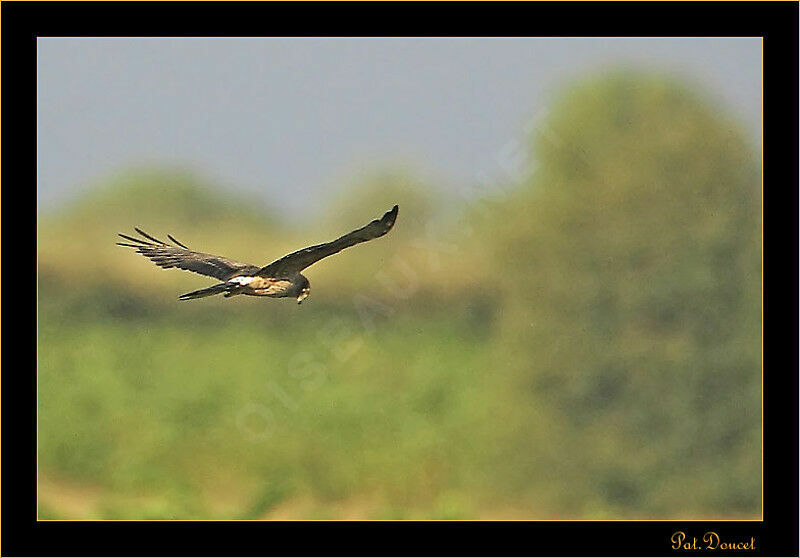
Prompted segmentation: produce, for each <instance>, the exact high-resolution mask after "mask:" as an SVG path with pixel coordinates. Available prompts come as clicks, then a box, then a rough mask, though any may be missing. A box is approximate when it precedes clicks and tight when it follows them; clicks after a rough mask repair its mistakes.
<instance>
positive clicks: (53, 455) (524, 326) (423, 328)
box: [38, 72, 761, 519]
mask: <svg viewBox="0 0 800 558" xmlns="http://www.w3.org/2000/svg"><path fill="white" fill-rule="evenodd" d="M529 152H530V158H529V160H530V162H529V165H530V169H529V171H530V172H528V173H526V174H525V176H526V178H525V179H524V180H519V181H516V182H514V183H508V184H503V185H498V186H502V187H498V188H495V189H492V190H491V192H487V193H485V195H477V196H475V195H473V196H472V197H469V198H468V199H466V198H465V199H448V198H442V197H441V196H438V195H434V194H433V192H434V191H435V190H433V189H431V188H430V187H428V185H426V184H423V183H421V182H420V181H419V180H417V179H415V178H414V176H413V173H411V172H408V171H385V172H376V174H374V175H372V176H368V177H363V178H362V179H361V180H358V181H355V182H354V184H351V185H344V186H343V187H342V189H341V190H340V191H337V192H333V193H331V203H330V204H329V207H330V209H329V213H328V214H326V215H321V216H319V218H318V219H317V220H316V221H315V222H313V223H292V222H288V221H287V220H286V219H285V218H283V217H282V216H280V215H278V214H277V213H275V212H273V211H271V210H270V208H267V207H261V206H260V205H259V204H257V203H253V202H252V200H246V199H236V198H233V197H232V196H231V195H230V194H229V193H224V194H223V193H222V192H221V191H219V190H218V189H215V187H214V186H213V185H211V184H206V183H205V182H204V180H203V179H202V177H198V176H195V175H193V174H191V173H190V172H186V171H180V170H174V169H173V170H170V169H147V170H132V171H126V172H121V173H120V174H119V175H117V176H116V177H113V178H111V179H109V180H107V181H104V183H103V184H99V185H98V187H97V189H96V190H95V191H94V192H93V193H91V194H90V195H88V196H86V197H84V198H82V199H79V200H76V201H75V202H74V203H72V204H70V205H69V206H64V207H62V208H61V209H60V210H59V211H57V212H54V213H50V214H45V215H40V222H39V284H38V288H39V322H38V326H39V355H38V356H39V367H38V387H39V399H38V409H39V410H38V413H39V415H38V416H39V427H38V431H39V515H40V518H42V519H47V518H115V519H116V518H137V519H141V518H231V519H239V518H247V519H256V518H281V519H283V518H302V519H315V518H339V519H354V518H358V519H412V518H413V519H419V518H423V519H424V518H453V519H459V518H492V519H561V518H567V519H571V518H579V519H597V518H695V519H697V518H706V517H714V518H755V517H759V515H760V513H761V395H760V394H761V362H760V361H761V356H760V355H761V352H760V351H761V230H760V227H761V217H760V216H761V207H760V203H761V201H760V199H761V192H760V168H759V160H758V155H757V153H755V152H754V150H753V148H752V146H750V145H748V144H747V142H746V141H745V140H744V139H743V135H742V133H741V131H740V130H739V129H738V127H737V125H736V124H735V123H734V122H732V121H731V119H730V118H729V117H728V116H726V115H725V114H722V113H721V112H720V110H719V109H717V108H715V107H714V106H713V105H712V104H711V103H710V102H709V101H708V100H707V99H705V98H704V97H703V96H702V94H699V93H697V92H696V91H694V90H693V89H691V88H689V87H687V86H686V85H683V84H680V83H678V82H676V81H675V80H674V79H672V78H669V77H663V76H658V75H649V74H642V73H630V72H624V73H615V74H611V75H605V76H601V77H598V78H595V79H591V80H588V81H584V82H580V83H576V84H573V85H571V86H570V87H568V88H567V89H565V90H564V91H562V92H561V95H560V96H559V98H558V99H557V100H556V101H555V102H554V103H553V106H552V110H551V112H550V114H549V115H548V117H547V118H546V119H545V121H544V122H543V123H541V125H540V126H538V127H537V128H536V130H535V131H534V132H533V133H532V134H531V137H530V146H529ZM500 192H502V193H500ZM393 203H399V205H400V217H399V220H398V224H397V227H396V228H395V230H394V231H393V232H392V233H391V234H390V235H388V236H387V237H385V238H383V239H381V240H379V241H376V242H374V243H370V244H367V245H363V246H361V247H359V248H357V249H354V250H352V251H347V252H345V253H343V254H341V255H339V256H337V257H335V258H330V259H328V260H325V261H324V262H321V263H319V264H317V265H316V266H314V267H313V268H312V269H310V270H309V271H308V276H309V277H310V279H311V284H312V294H311V297H310V298H309V299H308V300H307V301H306V303H305V304H303V305H302V306H297V305H296V304H294V303H293V302H292V301H273V300H260V299H254V298H249V297H240V298H235V299H231V300H225V299H221V298H219V299H204V300H200V301H193V302H191V303H183V302H178V301H177V295H179V294H180V293H183V292H188V291H190V290H193V289H195V288H199V287H202V286H204V285H207V284H209V280H208V279H207V278H203V277H200V276H196V275H193V274H189V273H179V272H176V271H162V270H159V269H157V268H155V267H154V266H153V265H152V264H151V263H149V262H147V261H146V260H145V259H143V258H141V257H140V256H137V255H135V254H133V253H131V252H130V251H128V250H125V249H122V248H119V247H117V246H115V245H114V242H115V240H114V236H115V235H116V233H117V232H125V231H129V230H130V228H131V227H132V226H133V225H140V226H142V227H143V228H144V229H145V230H147V231H149V232H151V233H153V234H155V235H156V236H165V235H166V233H167V232H171V233H173V234H174V235H175V236H177V237H178V239H179V240H181V241H182V242H184V243H186V244H188V245H189V246H190V247H196V248H197V249H200V250H203V251H209V252H212V253H218V254H222V255H226V256H229V257H232V258H234V259H239V260H241V261H247V262H252V263H262V262H267V261H270V260H271V259H272V258H275V257H278V256H280V255H282V254H284V253H287V252H289V251H291V250H294V249H296V248H298V247H301V246H305V245H308V244H311V243H316V242H319V241H324V240H327V239H329V238H332V237H333V236H335V235H338V234H341V233H343V232H345V231H347V230H349V229H350V228H353V227H354V226H355V225H358V224H360V223H363V222H366V221H368V220H369V219H372V218H374V217H376V216H378V215H380V214H381V212H382V211H384V210H386V209H388V208H389V207H390V206H391V205H392V204H393Z"/></svg>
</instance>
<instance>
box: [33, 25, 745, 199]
mask: <svg viewBox="0 0 800 558" xmlns="http://www.w3.org/2000/svg"><path fill="white" fill-rule="evenodd" d="M620 64H624V65H628V66H631V65H633V66H637V67H644V68H648V69H664V70H667V71H677V72H678V73H680V74H683V75H685V76H687V77H688V78H689V79H691V80H693V81H694V82H695V83H697V84H698V85H700V86H701V87H703V88H704V89H705V90H706V91H707V92H708V93H710V94H711V95H712V96H713V97H714V98H715V99H717V100H718V102H719V103H721V104H722V105H723V106H726V107H727V108H729V109H730V111H731V112H732V113H733V114H734V115H735V116H736V117H737V118H738V119H739V120H740V121H741V122H742V124H743V126H744V127H745V130H746V131H747V133H749V134H750V137H751V138H752V140H753V143H754V145H756V146H757V147H759V148H760V142H761V40H760V39H455V40H454V39H425V40H418V39H40V40H39V199H40V203H41V204H42V206H43V207H52V206H53V205H54V204H57V203H58V202H59V201H60V200H63V199H65V198H66V197H68V196H70V195H72V194H74V193H75V192H78V191H80V190H82V189H84V188H86V187H88V186H90V185H91V183H92V182H96V181H97V180H99V179H102V178H103V177H105V176H108V175H109V174H111V173H113V172H115V171H117V170H119V169H122V168H125V167H127V166H131V165H137V164H140V163H177V164H181V165H185V166H188V167H190V168H193V169H196V170H198V171H200V172H202V173H203V174H205V175H207V176H208V177H209V178H210V179H211V180H213V181H215V182H218V183H219V184H220V185H221V186H224V187H226V188H230V189H235V190H240V191H244V192H248V193H256V194H257V195H259V197H261V198H262V199H264V200H265V201H267V202H268V203H269V204H270V205H273V206H275V207H277V208H281V209H284V210H286V211H288V212H292V213H305V212H306V211H312V210H316V209H318V205H317V204H318V203H321V201H320V200H322V201H324V200H325V199H326V195H327V193H328V192H329V191H330V189H331V188H333V187H338V186H339V185H341V184H342V183H343V182H347V181H349V180H352V179H353V177H355V176H358V175H360V174H362V173H364V172H367V171H369V170H371V169H375V168H379V167H381V166H384V165H390V164H392V163H401V164H406V165H408V166H410V167H411V168H412V169H417V171H418V173H419V175H420V176H422V177H424V178H429V179H431V180H433V181H434V182H435V184H437V185H438V186H440V187H441V188H443V189H448V188H455V187H463V185H464V184H468V183H476V182H479V181H481V180H484V179H485V177H487V176H490V177H491V176H501V175H502V173H503V171H502V168H501V166H500V165H499V163H498V160H499V159H501V158H502V155H501V153H502V149H503V146H505V145H507V144H508V142H509V141H510V140H514V139H515V138H520V137H521V135H522V131H523V129H524V123H525V122H526V121H528V120H527V119H529V118H531V117H536V116H537V115H541V114H543V113H544V112H545V111H546V109H547V105H548V102H549V101H550V100H551V99H552V95H553V94H555V93H557V91H558V89H559V87H560V86H563V85H564V84H565V83H566V82H567V81H568V80H569V78H573V77H580V76H581V75H583V74H585V73H586V72H587V71H592V70H600V69H602V68H606V67H610V66H618V65H620ZM320 193H321V194H323V195H322V196H319V195H315V194H320Z"/></svg>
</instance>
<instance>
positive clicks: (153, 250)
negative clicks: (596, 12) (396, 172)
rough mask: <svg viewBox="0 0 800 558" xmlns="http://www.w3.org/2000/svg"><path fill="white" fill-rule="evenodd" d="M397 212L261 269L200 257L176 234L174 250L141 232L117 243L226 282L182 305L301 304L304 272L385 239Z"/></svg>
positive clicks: (161, 263) (304, 292)
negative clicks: (215, 300) (208, 300)
mask: <svg viewBox="0 0 800 558" xmlns="http://www.w3.org/2000/svg"><path fill="white" fill-rule="evenodd" d="M397 210H398V208H397V206H396V205H395V206H394V207H393V208H392V209H390V210H389V211H387V212H386V214H384V216H383V217H381V218H380V219H375V220H374V221H371V222H370V223H368V224H366V225H364V226H363V227H361V228H360V229H356V230H354V231H352V232H350V233H347V234H346V235H343V236H341V237H339V238H337V239H336V240H333V241H331V242H326V243H324V244H317V245H315V246H309V247H308V248H303V249H302V250H298V251H297V252H292V253H291V254H289V255H287V256H284V257H282V258H280V259H279V260H275V261H274V262H272V263H271V264H269V265H266V266H264V267H261V268H259V267H258V266H255V265H251V264H245V263H240V262H235V261H233V260H229V259H227V258H223V257H221V256H214V255H212V254H205V253H203V252H195V251H193V250H191V249H189V248H188V247H187V246H185V245H184V244H182V243H181V242H179V241H178V240H176V239H175V238H174V237H173V236H172V235H167V237H168V238H169V239H170V241H171V242H172V243H173V244H172V245H170V244H167V243H166V242H162V241H161V240H158V239H157V238H154V237H152V236H150V235H149V234H147V233H146V232H144V231H143V230H141V229H139V228H135V230H136V232H137V233H139V234H140V235H141V236H142V237H143V238H144V239H141V238H134V237H132V236H128V235H125V234H122V233H120V235H119V236H121V237H122V238H124V239H125V240H127V241H128V242H117V244H118V245H120V246H127V247H130V248H135V249H136V251H137V252H138V253H139V254H142V255H143V256H145V257H147V258H149V259H150V260H152V261H153V262H154V263H155V264H156V265H158V266H159V267H163V268H164V269H169V268H173V267H176V268H178V269H184V270H187V271H193V272H195V273H199V274H201V275H207V276H209V277H214V278H216V279H219V280H221V281H222V283H219V284H217V285H212V286H211V287H207V288H205V289H200V290H198V291H192V292H190V293H186V294H183V295H181V296H180V300H191V299H194V298H203V297H206V296H212V295H216V294H223V293H224V295H225V297H229V296H233V295H238V294H245V295H251V296H269V297H273V298H282V297H296V298H297V303H298V304H300V303H301V302H303V299H305V298H306V297H307V296H308V293H309V292H310V290H311V288H310V285H309V282H308V279H306V278H305V277H304V276H303V275H302V274H301V273H300V272H301V271H302V270H304V269H305V268H307V267H308V266H310V265H311V264H313V263H315V262H318V261H319V260H321V259H322V258H327V257H328V256H331V255H333V254H336V253H337V252H340V251H342V250H344V249H345V248H349V247H350V246H355V245H356V244H360V243H361V242H366V241H368V240H373V239H375V238H379V237H381V236H383V235H385V234H386V233H387V232H389V231H390V230H391V228H392V227H393V226H394V222H395V220H396V219H397ZM145 239H146V240H145Z"/></svg>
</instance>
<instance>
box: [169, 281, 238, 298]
mask: <svg viewBox="0 0 800 558" xmlns="http://www.w3.org/2000/svg"><path fill="white" fill-rule="evenodd" d="M234 286H236V285H231V284H230V283H219V284H217V285H211V286H210V287H206V288H205V289H200V290H199V291H192V292H190V293H186V294H182V295H181V296H180V297H178V299H179V300H192V299H195V298H204V297H207V296H214V295H218V294H222V293H225V292H228V291H229V290H230V289H231V287H234Z"/></svg>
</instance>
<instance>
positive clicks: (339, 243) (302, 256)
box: [256, 205, 397, 277]
mask: <svg viewBox="0 0 800 558" xmlns="http://www.w3.org/2000/svg"><path fill="white" fill-rule="evenodd" d="M396 219H397V206H396V205H395V206H394V207H393V208H392V209H390V210H389V211H387V212H386V214H384V216H383V217H381V218H380V219H375V220H374V221H372V222H370V223H368V224H367V225H364V226H363V227H361V228H360V229H356V230H354V231H353V232H350V233H347V234H346V235H344V236H341V237H339V238H337V239H336V240H333V241H331V242H326V243H325V244H317V245H316V246H309V247H308V248H303V249H302V250H298V251H297V252H292V253H291V254H289V255H288V256H284V257H282V258H281V259H279V260H275V261H274V262H272V263H271V264H269V265H267V266H264V267H262V268H261V269H259V270H258V273H256V275H260V276H262V277H280V276H286V275H291V274H294V273H299V272H300V271H302V270H304V269H305V268H307V267H308V266H310V265H311V264H313V263H315V262H318V261H319V260H321V259H322V258H327V257H328V256H331V255H333V254H336V253H337V252H340V251H342V250H344V249H345V248H349V247H350V246H354V245H356V244H359V243H361V242H366V241H368V240H372V239H374V238H378V237H381V236H383V235H385V234H386V233H387V232H389V230H391V228H392V227H393V226H394V222H395V220H396Z"/></svg>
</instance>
